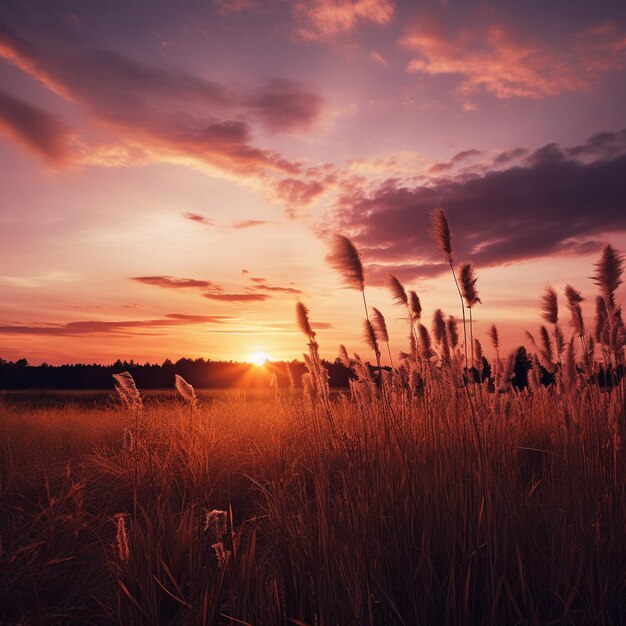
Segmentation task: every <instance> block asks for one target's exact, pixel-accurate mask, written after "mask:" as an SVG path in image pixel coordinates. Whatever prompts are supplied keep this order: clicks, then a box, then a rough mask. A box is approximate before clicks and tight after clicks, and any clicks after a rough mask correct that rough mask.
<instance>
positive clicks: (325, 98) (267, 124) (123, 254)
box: [0, 0, 626, 364]
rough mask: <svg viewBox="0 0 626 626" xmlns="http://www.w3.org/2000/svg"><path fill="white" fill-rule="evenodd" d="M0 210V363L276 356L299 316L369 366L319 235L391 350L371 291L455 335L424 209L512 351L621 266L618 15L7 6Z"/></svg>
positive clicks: (255, 4)
mask: <svg viewBox="0 0 626 626" xmlns="http://www.w3.org/2000/svg"><path fill="white" fill-rule="evenodd" d="M0 189H1V190H2V193H1V194H0V293H1V294H2V297H1V298H0V357H2V358H4V359H8V360H15V359H18V358H22V357H24V358H27V359H28V360H29V362H31V363H41V362H48V363H51V364H56V363H65V362H112V361H114V360H116V359H117V358H121V359H131V358H132V359H134V360H135V361H139V362H145V361H150V362H155V361H159V362H160V361H162V360H164V359H165V358H170V359H172V360H176V359H178V358H180V357H191V358H198V357H203V358H212V359H226V360H231V359H232V360H246V359H249V358H251V356H252V355H253V354H255V353H258V352H262V353H265V354H267V355H268V356H270V358H273V359H291V358H297V357H298V356H299V355H300V354H301V353H302V351H303V350H304V349H306V342H305V338H304V337H303V336H302V335H301V334H300V333H299V331H298V329H297V327H296V324H295V316H294V308H295V304H296V302H297V301H298V300H300V301H302V302H303V303H305V304H306V306H307V307H308V308H309V310H310V315H311V320H312V321H313V323H314V327H315V329H316V331H317V338H318V340H319V343H320V347H321V352H322V355H323V356H324V357H327V358H330V359H334V358H335V356H336V355H337V348H338V346H339V344H340V343H343V344H345V345H346V346H347V347H348V349H349V350H350V351H351V352H353V351H355V352H358V353H360V354H363V355H364V356H366V357H367V348H366V346H365V342H364V340H363V338H362V333H361V324H362V318H363V316H364V312H363V307H362V300H361V295H360V294H359V293H358V292H357V291H354V290H350V289H347V288H345V287H344V286H343V284H342V282H341V278H340V276H338V275H337V273H336V272H335V271H334V270H333V269H332V267H330V266H329V264H328V263H327V262H326V260H325V257H326V255H327V254H328V250H329V238H330V237H331V235H332V234H333V233H339V234H343V235H346V236H349V237H351V238H352V239H353V241H354V242H355V244H356V245H357V247H358V249H359V250H360V252H361V255H362V260H363V263H364V265H365V272H366V283H367V287H366V294H367V297H368V301H369V304H370V305H371V306H375V307H377V308H379V309H380V310H381V311H382V312H383V314H384V315H385V317H386V318H387V324H388V327H389V331H390V335H391V347H392V351H393V352H395V353H397V352H398V351H400V350H407V349H408V347H407V339H406V336H407V323H406V320H405V319H404V315H403V312H402V311H401V310H398V309H397V308H395V307H394V306H393V303H392V299H391V296H390V294H389V292H388V290H387V289H386V288H385V275H386V274H387V273H393V274H395V275H396V276H397V277H398V278H400V280H402V281H403V283H405V285H406V287H407V288H411V289H414V290H415V291H416V292H417V293H418V295H419V297H420V299H421V302H422V306H423V309H424V320H425V324H426V325H427V326H430V319H431V317H432V313H433V311H434V310H435V309H436V308H442V309H443V310H444V311H445V312H446V313H447V314H451V315H455V316H460V305H459V302H458V295H457V294H456V291H455V288H454V283H453V282H452V277H451V275H450V273H449V268H447V267H446V265H445V263H444V259H442V258H441V255H440V254H439V252H438V251H437V249H436V248H435V246H434V245H433V244H432V242H431V240H430V238H429V235H428V223H429V220H428V216H429V212H430V211H431V210H432V209H433V208H435V207H442V208H443V209H444V211H445V212H446V215H447V217H448V220H449V223H450V227H451V230H452V245H453V253H454V258H455V260H456V261H457V262H471V263H473V264H474V266H475V268H476V271H477V275H478V283H477V287H478V290H479V295H480V297H481V299H482V304H480V305H478V306H477V307H476V309H475V311H474V318H475V333H476V336H477V337H478V338H479V339H481V340H482V341H483V343H484V344H487V343H488V341H487V335H486V333H487V329H488V328H489V326H490V325H491V324H492V323H495V324H496V325H497V326H498V328H499V329H500V333H501V335H502V337H503V340H504V343H505V345H506V346H507V347H509V348H513V347H515V346H516V345H519V344H520V343H523V341H524V330H526V329H528V330H535V329H536V328H537V327H538V325H539V324H540V323H541V321H540V318H539V299H540V295H541V293H542V291H543V289H544V288H545V286H546V285H547V284H548V283H549V284H551V285H553V286H554V287H555V288H557V290H558V291H559V292H560V293H561V294H562V292H563V288H564V287H565V285H566V284H568V283H571V284H572V285H574V286H575V287H577V288H578V289H581V290H582V292H583V295H585V296H586V298H587V300H586V301H585V303H584V306H585V308H584V311H585V314H586V316H587V317H588V319H589V320H591V319H592V317H593V306H592V302H593V297H594V295H595V287H594V285H593V283H592V281H591V279H590V278H589V277H590V276H591V274H592V272H593V263H594V261H595V260H597V258H598V257H599V253H600V250H601V248H602V246H603V245H605V244H606V243H612V244H613V245H614V246H616V247H617V248H618V249H620V250H622V251H624V250H626V3H624V2H623V1H621V0H620V1H617V0H616V1H601V0H599V1H596V2H589V1H584V2H583V1H581V0H551V2H549V3H547V2H545V1H543V0H542V1H538V0H528V1H525V2H519V1H515V2H514V1H512V0H499V1H497V2H496V1H495V0H477V1H471V0H468V1H463V2H461V1H454V0H447V1H446V0H424V1H419V2H418V1H411V2H400V1H399V0H397V1H392V0H308V1H304V0H303V1H300V0H290V1H289V0H268V1H263V0H197V1H196V0H180V1H179V2H176V3H172V2H165V1H163V0H151V1H150V2H148V1H144V2H140V1H137V2H132V3H131V2H120V1H118V0H111V1H109V2H100V1H97V0H74V1H72V0H56V1H55V2H48V1H41V2H38V1H35V0H15V1H9V2H3V3H2V4H0ZM623 294H624V291H623V288H622V290H621V291H620V292H619V298H621V299H622V300H623ZM561 310H562V313H561V315H562V318H563V319H564V320H566V318H567V315H566V307H565V303H564V299H563V298H561Z"/></svg>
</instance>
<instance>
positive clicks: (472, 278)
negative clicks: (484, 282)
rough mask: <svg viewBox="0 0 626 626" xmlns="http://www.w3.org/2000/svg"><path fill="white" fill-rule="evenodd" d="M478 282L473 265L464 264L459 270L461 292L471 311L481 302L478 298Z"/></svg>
mask: <svg viewBox="0 0 626 626" xmlns="http://www.w3.org/2000/svg"><path fill="white" fill-rule="evenodd" d="M477 280H478V279H477V278H476V274H475V273H474V268H473V267H472V264H471V263H463V265H461V268H460V270H459V282H460V283H461V292H462V294H463V298H465V304H466V305H467V307H468V308H469V309H471V308H472V307H473V306H474V305H476V304H480V302H481V300H480V298H479V297H478V290H477V289H476V281H477Z"/></svg>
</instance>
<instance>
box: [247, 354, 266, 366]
mask: <svg viewBox="0 0 626 626" xmlns="http://www.w3.org/2000/svg"><path fill="white" fill-rule="evenodd" d="M268 360H269V357H268V356H267V354H265V352H255V353H254V354H253V355H252V356H251V357H250V363H254V365H256V366H257V367H261V366H263V365H265V363H266V362H267V361H268Z"/></svg>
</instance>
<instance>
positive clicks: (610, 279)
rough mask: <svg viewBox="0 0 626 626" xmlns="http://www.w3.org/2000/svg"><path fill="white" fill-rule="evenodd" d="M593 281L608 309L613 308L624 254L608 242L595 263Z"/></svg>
mask: <svg viewBox="0 0 626 626" xmlns="http://www.w3.org/2000/svg"><path fill="white" fill-rule="evenodd" d="M594 265H595V268H596V270H595V272H594V275H593V282H594V283H595V284H596V285H598V287H600V293H601V294H602V297H603V298H604V300H605V302H606V305H607V308H608V309H609V310H611V309H614V308H615V291H616V290H617V288H618V287H619V286H620V285H621V284H622V282H623V281H622V274H623V272H624V256H623V255H621V254H619V253H618V252H617V250H616V249H615V248H614V247H613V246H611V245H610V244H608V245H606V246H605V247H604V248H603V250H602V255H601V256H600V260H599V261H597V262H596V263H595V264H594Z"/></svg>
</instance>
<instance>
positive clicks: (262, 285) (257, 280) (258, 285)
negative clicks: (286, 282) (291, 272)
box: [250, 276, 302, 294]
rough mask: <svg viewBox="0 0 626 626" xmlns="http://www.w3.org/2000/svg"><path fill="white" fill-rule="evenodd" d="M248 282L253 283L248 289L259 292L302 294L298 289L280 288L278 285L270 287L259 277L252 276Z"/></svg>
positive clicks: (270, 285)
mask: <svg viewBox="0 0 626 626" xmlns="http://www.w3.org/2000/svg"><path fill="white" fill-rule="evenodd" d="M250 280H251V281H252V282H253V283H255V284H254V285H253V286H252V287H250V289H257V290H259V291H270V292H281V293H293V294H301V293H302V291H301V290H300V289H296V288H295V287H281V286H279V285H272V284H270V283H269V282H268V281H267V279H265V278H261V277H260V276H253V277H252V278H251V279H250Z"/></svg>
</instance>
